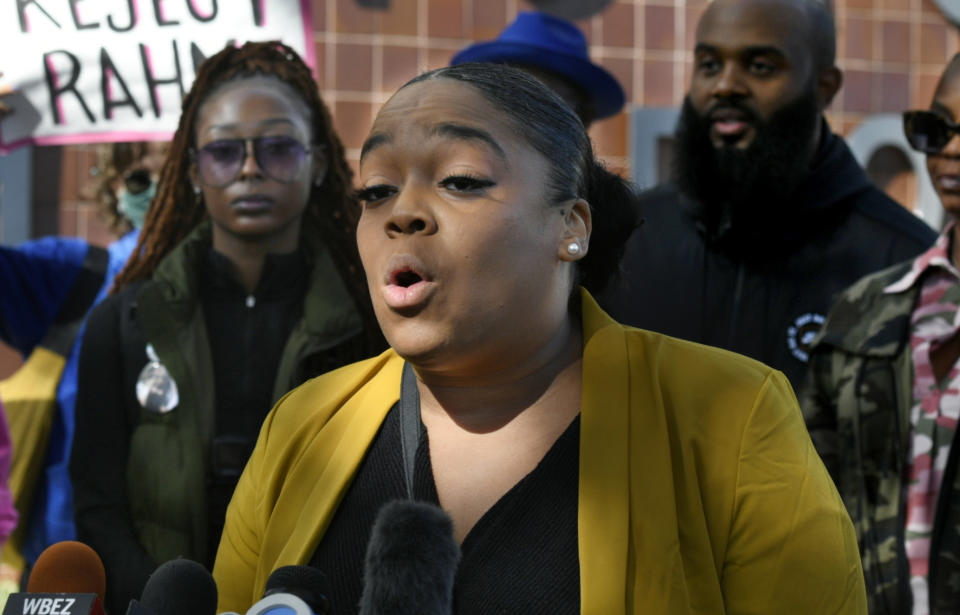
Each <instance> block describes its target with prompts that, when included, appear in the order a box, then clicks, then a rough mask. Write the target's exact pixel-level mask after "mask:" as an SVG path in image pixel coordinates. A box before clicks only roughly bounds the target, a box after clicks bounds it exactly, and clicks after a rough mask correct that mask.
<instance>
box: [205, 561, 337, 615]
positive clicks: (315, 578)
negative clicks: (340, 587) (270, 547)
mask: <svg viewBox="0 0 960 615" xmlns="http://www.w3.org/2000/svg"><path fill="white" fill-rule="evenodd" d="M329 613H330V603H329V601H328V600H327V576H326V575H325V574H323V573H322V572H320V571H319V570H317V569H316V568H311V567H309V566H283V567H280V568H277V569H276V570H274V571H273V572H272V573H271V574H270V577H269V578H268V579H267V587H266V589H265V590H264V592H263V598H261V599H260V600H259V601H257V603H256V604H254V605H253V606H252V607H250V608H249V609H247V612H246V615H329ZM220 615H238V614H237V613H230V612H227V613H221V614H220Z"/></svg>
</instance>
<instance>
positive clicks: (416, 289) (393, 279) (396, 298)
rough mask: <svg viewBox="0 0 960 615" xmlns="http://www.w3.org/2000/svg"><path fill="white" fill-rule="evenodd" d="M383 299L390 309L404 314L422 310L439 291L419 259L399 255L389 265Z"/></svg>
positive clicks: (407, 255)
mask: <svg viewBox="0 0 960 615" xmlns="http://www.w3.org/2000/svg"><path fill="white" fill-rule="evenodd" d="M387 272H388V274H387V275H386V276H385V279H384V282H385V285H384V287H383V291H382V292H383V297H384V299H385V301H386V304H387V306H388V307H390V308H391V309H394V310H398V311H400V312H403V313H408V314H409V313H413V312H415V311H417V310H420V309H422V308H423V307H424V306H425V305H427V303H429V301H430V297H431V296H432V295H433V293H434V292H435V291H436V289H437V284H436V283H435V282H434V279H433V276H432V275H431V274H430V271H429V270H428V269H427V267H426V265H424V264H423V263H422V262H421V261H420V260H419V259H418V258H416V257H414V256H412V255H409V254H398V255H395V256H393V257H392V258H391V259H390V262H389V263H388V264H387Z"/></svg>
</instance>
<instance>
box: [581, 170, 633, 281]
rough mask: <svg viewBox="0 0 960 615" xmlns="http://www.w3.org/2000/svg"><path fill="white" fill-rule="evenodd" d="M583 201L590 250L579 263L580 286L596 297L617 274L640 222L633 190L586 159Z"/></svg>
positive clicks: (630, 186) (617, 177)
mask: <svg viewBox="0 0 960 615" xmlns="http://www.w3.org/2000/svg"><path fill="white" fill-rule="evenodd" d="M586 166H587V168H586V173H585V178H584V179H585V180H586V181H585V184H586V185H585V188H586V190H585V192H586V193H585V195H584V199H586V201H587V202H588V203H590V209H591V213H592V214H593V216H592V218H593V231H592V232H591V234H590V248H589V249H588V250H587V254H586V256H584V257H583V260H581V261H580V284H581V285H582V286H583V287H584V288H586V289H587V290H588V291H590V293H591V294H593V295H594V296H596V295H597V294H598V293H600V291H602V290H603V289H604V288H606V286H607V285H608V284H609V283H610V282H611V281H613V280H615V279H616V278H617V277H618V276H619V274H620V259H621V257H622V256H623V251H624V249H625V248H626V244H627V239H629V238H630V235H631V234H632V233H633V231H634V229H636V228H637V227H638V226H639V225H640V223H641V222H642V219H641V218H640V211H639V205H638V199H637V193H636V189H635V187H634V186H633V184H631V183H630V182H628V181H627V180H625V179H623V178H622V177H620V176H619V175H616V174H614V173H611V172H610V171H608V170H607V169H606V167H604V166H603V163H601V162H599V161H598V160H596V159H595V158H594V157H593V154H592V153H591V154H589V155H588V156H587V161H586Z"/></svg>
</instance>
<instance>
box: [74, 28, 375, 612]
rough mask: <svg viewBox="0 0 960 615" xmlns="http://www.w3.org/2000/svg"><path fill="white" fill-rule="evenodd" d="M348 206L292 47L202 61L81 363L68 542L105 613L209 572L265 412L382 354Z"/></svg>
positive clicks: (347, 180) (342, 178) (345, 176)
mask: <svg viewBox="0 0 960 615" xmlns="http://www.w3.org/2000/svg"><path fill="white" fill-rule="evenodd" d="M358 213H359V212H358V209H357V204H356V201H355V199H354V198H353V196H352V187H351V172H350V169H349V167H348V165H347V163H346V161H345V159H344V153H343V147H342V145H341V143H340V141H339V139H338V138H337V136H336V134H335V133H334V131H333V125H332V123H331V119H330V114H329V112H328V111H327V108H326V106H325V105H324V103H323V102H322V101H321V99H320V97H319V94H318V90H317V85H316V82H315V81H314V80H313V78H312V77H311V74H310V70H309V68H308V67H307V66H306V65H305V64H304V63H303V61H302V60H301V59H300V58H299V57H298V56H297V55H296V53H295V52H294V51H293V50H291V49H289V48H288V47H286V46H284V45H282V44H280V43H277V42H271V43H247V44H245V45H243V46H242V47H239V48H235V47H232V46H231V47H227V48H226V49H224V50H223V51H221V52H220V53H218V54H216V55H214V56H213V57H211V58H209V59H208V60H206V61H205V62H204V63H203V65H202V66H201V67H200V69H199V71H198V73H197V78H196V81H195V82H194V84H193V87H192V88H191V91H190V92H189V93H188V95H187V96H186V97H185V98H184V101H183V111H182V115H181V118H180V123H179V126H178V128H177V131H176V134H175V136H174V138H173V141H172V143H171V146H170V152H169V154H168V156H167V159H166V162H165V164H164V166H163V168H162V170H161V173H160V179H159V184H158V187H157V194H156V197H155V200H154V205H153V206H152V207H151V209H150V211H149V213H148V214H147V218H146V223H145V225H144V227H143V230H142V232H141V235H140V240H139V243H138V245H137V248H136V250H135V252H134V255H133V257H132V259H131V260H130V262H129V263H128V265H127V267H126V268H125V269H124V270H123V271H122V272H121V273H120V275H119V276H118V277H117V280H116V285H115V287H114V290H113V294H112V295H111V296H110V297H109V298H108V299H107V300H106V301H105V302H104V303H103V304H101V305H100V306H99V307H98V308H97V309H96V310H95V311H94V313H93V315H92V316H91V318H90V323H89V326H88V330H87V336H86V338H85V341H84V345H83V349H82V353H81V359H80V389H79V392H78V400H77V428H76V436H75V441H74V447H73V453H72V457H71V476H72V479H73V482H74V489H75V511H76V523H77V533H78V539H79V540H81V541H83V542H86V543H88V544H89V545H91V546H92V547H93V548H94V549H96V551H97V552H98V553H99V554H100V556H101V557H102V558H103V561H104V565H105V568H106V571H107V608H108V610H109V611H110V612H113V613H122V612H123V610H125V609H126V607H127V603H128V602H129V600H130V599H131V598H134V597H139V596H140V593H141V590H142V589H143V586H144V583H145V581H146V579H147V577H148V575H149V574H150V573H151V572H152V571H153V570H154V569H155V568H156V566H157V565H158V564H160V563H162V562H164V561H166V560H169V559H172V558H176V557H181V556H182V557H187V558H189V559H193V560H196V561H199V562H201V563H205V564H207V565H211V564H212V562H213V556H214V553H215V550H216V546H217V543H218V542H219V539H220V532H221V529H222V526H223V519H224V513H225V511H226V507H227V503H228V501H229V499H230V496H231V495H232V492H233V488H234V485H235V484H236V481H237V478H238V477H239V475H240V472H241V470H242V469H243V466H244V464H245V462H246V460H247V457H248V456H249V454H250V451H251V450H252V448H253V444H254V441H255V438H256V435H257V432H258V431H259V429H260V424H261V422H262V421H263V418H264V417H265V416H266V414H267V412H268V411H269V409H270V407H271V406H272V405H273V404H274V402H276V401H277V400H278V399H279V398H280V396H282V395H283V394H284V393H286V392H287V391H288V390H290V389H291V388H293V387H295V386H296V385H298V384H299V383H301V382H303V381H305V380H306V379H308V378H310V377H313V376H316V375H318V374H320V373H323V372H326V371H328V370H330V369H332V368H335V367H338V366H340V365H343V364H345V363H350V362H352V361H356V360H358V359H361V358H363V357H366V356H369V355H370V354H372V353H374V352H376V351H377V350H379V349H381V348H382V341H381V340H382V337H381V335H380V333H379V330H378V329H377V327H376V323H375V321H374V320H373V318H372V313H371V310H370V307H369V296H368V294H367V290H366V286H365V285H364V283H363V280H362V277H361V276H362V274H361V267H360V263H359V260H358V258H357V252H356V243H355V239H354V237H355V235H354V225H355V222H356V218H357V215H358Z"/></svg>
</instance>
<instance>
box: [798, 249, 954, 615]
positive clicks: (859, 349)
mask: <svg viewBox="0 0 960 615" xmlns="http://www.w3.org/2000/svg"><path fill="white" fill-rule="evenodd" d="M910 267H911V263H910V262H906V263H902V264H899V265H895V266H893V267H891V268H889V269H885V270H883V271H881V272H879V273H875V274H873V275H870V276H868V277H866V278H863V279H862V280H860V281H859V282H857V283H856V284H854V285H853V286H852V287H850V288H849V289H847V290H846V291H844V293H843V294H842V295H841V296H840V298H839V299H838V300H837V302H836V303H835V304H834V306H833V308H832V309H831V311H830V314H829V316H828V317H827V321H826V323H825V324H824V327H823V330H822V331H821V332H820V334H819V335H818V337H817V340H816V341H815V342H814V349H813V352H812V355H811V359H810V371H809V372H808V374H807V383H806V386H805V387H804V388H803V390H802V391H801V396H800V397H801V399H800V402H801V406H802V408H803V413H804V418H805V419H806V422H807V428H808V429H809V431H810V436H811V437H812V438H813V443H814V445H815V446H816V449H817V451H818V452H819V453H820V456H821V458H822V459H823V462H824V464H825V465H826V466H827V469H828V470H829V472H830V475H831V476H832V477H833V480H834V482H835V483H836V485H837V490H838V491H839V492H840V495H841V496H842V497H843V500H844V503H845V504H846V506H847V511H848V512H849V513H850V517H851V518H852V519H853V523H854V527H855V528H856V532H857V540H858V543H859V546H860V555H861V557H862V559H863V572H864V576H865V577H866V583H867V598H868V601H869V605H870V613H871V614H890V615H894V614H899V613H909V612H910V603H911V601H912V596H911V592H910V587H909V569H908V563H907V558H906V554H905V552H904V546H903V545H904V543H903V532H904V513H905V497H904V495H905V493H906V487H907V482H906V480H905V477H906V473H907V460H908V456H909V453H910V446H909V440H908V438H909V432H910V404H911V388H912V386H913V364H912V360H911V357H910V343H909V342H910V317H911V314H912V312H913V306H914V305H915V304H916V301H917V298H918V295H919V290H920V287H921V284H920V283H919V282H918V283H917V284H914V285H913V286H912V287H910V288H909V289H907V290H906V291H904V292H901V293H885V292H884V291H883V289H884V288H885V287H886V286H888V285H890V284H892V283H893V282H895V281H897V280H899V279H900V278H902V277H903V276H904V275H905V274H906V273H907V272H908V271H909V270H910ZM958 454H960V446H953V447H951V449H950V458H949V461H948V462H947V467H946V472H945V473H944V477H943V487H942V489H941V492H940V499H939V501H938V502H937V511H936V519H935V523H934V529H933V539H932V544H931V547H930V553H931V555H930V571H929V588H930V612H931V614H936V615H945V614H953V613H960V480H958V475H957V459H956V458H957V456H958ZM949 485H952V489H951V488H950V487H949Z"/></svg>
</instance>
